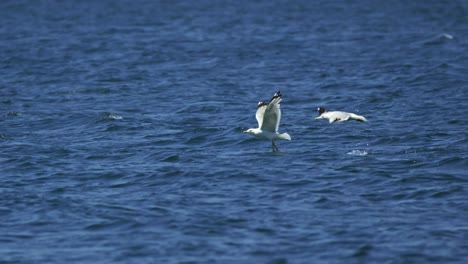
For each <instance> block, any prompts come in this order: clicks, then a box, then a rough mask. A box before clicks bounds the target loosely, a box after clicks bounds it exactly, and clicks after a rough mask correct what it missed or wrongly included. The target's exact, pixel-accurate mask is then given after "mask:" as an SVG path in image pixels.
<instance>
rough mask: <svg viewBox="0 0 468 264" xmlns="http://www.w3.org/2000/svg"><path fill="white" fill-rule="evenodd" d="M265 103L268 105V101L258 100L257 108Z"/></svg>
mask: <svg viewBox="0 0 468 264" xmlns="http://www.w3.org/2000/svg"><path fill="white" fill-rule="evenodd" d="M265 105H268V103H267V102H262V101H260V102H258V105H257V108H260V107H262V106H265Z"/></svg>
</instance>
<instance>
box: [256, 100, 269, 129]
mask: <svg viewBox="0 0 468 264" xmlns="http://www.w3.org/2000/svg"><path fill="white" fill-rule="evenodd" d="M267 105H268V104H267V103H265V102H258V106H257V113H256V114H255V117H256V118H257V122H258V128H261V127H262V124H263V117H264V115H265V110H266V109H267Z"/></svg>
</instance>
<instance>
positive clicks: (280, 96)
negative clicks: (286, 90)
mask: <svg viewBox="0 0 468 264" xmlns="http://www.w3.org/2000/svg"><path fill="white" fill-rule="evenodd" d="M278 97H279V98H282V97H283V95H282V94H281V92H280V91H278V92H276V93H275V95H273V98H272V99H274V98H278Z"/></svg>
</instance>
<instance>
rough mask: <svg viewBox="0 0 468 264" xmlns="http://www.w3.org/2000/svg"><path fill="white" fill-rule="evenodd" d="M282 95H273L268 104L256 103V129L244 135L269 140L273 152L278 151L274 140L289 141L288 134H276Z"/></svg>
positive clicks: (249, 130)
mask: <svg viewBox="0 0 468 264" xmlns="http://www.w3.org/2000/svg"><path fill="white" fill-rule="evenodd" d="M281 100H282V95H281V93H280V91H278V92H277V93H275V95H273V98H271V100H270V102H269V103H266V102H258V106H257V113H256V114H255V117H256V118H257V122H258V128H249V129H247V130H246V131H244V133H246V134H250V135H252V136H254V137H256V138H263V139H269V140H271V147H272V148H273V152H276V151H279V149H278V147H277V146H276V144H275V140H276V139H285V140H291V136H289V134H288V133H282V134H280V133H278V127H279V123H280V120H281V109H280V102H281Z"/></svg>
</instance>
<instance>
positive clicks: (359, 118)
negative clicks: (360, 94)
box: [350, 113, 367, 122]
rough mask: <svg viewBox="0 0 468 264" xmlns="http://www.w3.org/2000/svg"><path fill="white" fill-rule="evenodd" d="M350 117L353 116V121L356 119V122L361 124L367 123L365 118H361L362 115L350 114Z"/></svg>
mask: <svg viewBox="0 0 468 264" xmlns="http://www.w3.org/2000/svg"><path fill="white" fill-rule="evenodd" d="M350 116H351V118H352V119H354V120H356V121H359V122H366V121H367V119H366V118H365V117H363V116H360V115H356V114H353V113H350Z"/></svg>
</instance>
